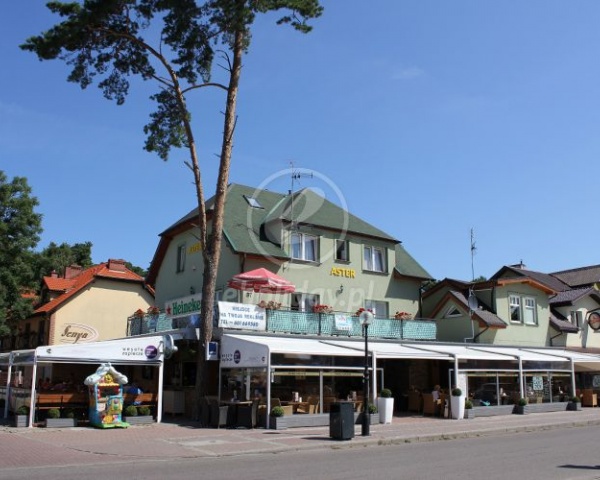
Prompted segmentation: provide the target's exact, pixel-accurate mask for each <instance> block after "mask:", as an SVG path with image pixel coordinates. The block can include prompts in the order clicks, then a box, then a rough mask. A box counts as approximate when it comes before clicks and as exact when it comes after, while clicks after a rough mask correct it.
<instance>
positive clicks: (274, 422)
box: [269, 406, 287, 430]
mask: <svg viewBox="0 0 600 480" xmlns="http://www.w3.org/2000/svg"><path fill="white" fill-rule="evenodd" d="M284 415H285V410H284V409H283V407H280V406H276V407H273V408H272V409H271V413H270V415H269V427H270V428H272V429H273V430H285V429H286V428H287V421H286V419H285V417H284Z"/></svg>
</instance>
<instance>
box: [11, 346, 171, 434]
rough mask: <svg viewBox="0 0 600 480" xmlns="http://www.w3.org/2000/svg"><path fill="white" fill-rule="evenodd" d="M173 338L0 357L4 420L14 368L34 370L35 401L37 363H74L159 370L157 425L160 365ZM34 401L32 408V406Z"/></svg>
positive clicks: (20, 352) (45, 349) (19, 352)
mask: <svg viewBox="0 0 600 480" xmlns="http://www.w3.org/2000/svg"><path fill="white" fill-rule="evenodd" d="M172 346H173V338H172V337H171V336H170V335H151V336H136V337H127V338H122V339H118V340H107V341H103V342H90V343H75V344H67V345H46V346H41V347H37V348H36V349H35V350H15V351H12V352H10V353H4V354H0V365H5V366H6V367H7V369H8V375H7V383H6V402H5V409H4V416H5V417H6V416H7V414H8V407H9V398H10V391H11V386H10V380H11V370H12V368H13V366H33V374H32V385H31V399H34V398H35V378H36V373H37V366H38V364H40V363H74V364H100V363H111V364H114V365H152V366H156V367H159V375H158V406H157V422H160V421H161V416H162V415H161V413H162V389H163V364H164V359H165V353H167V354H168V353H170V352H169V349H172ZM33 403H34V402H33V400H32V401H31V404H32V405H33ZM29 415H30V418H29V425H30V426H32V425H33V415H34V409H33V408H31V409H30V413H29Z"/></svg>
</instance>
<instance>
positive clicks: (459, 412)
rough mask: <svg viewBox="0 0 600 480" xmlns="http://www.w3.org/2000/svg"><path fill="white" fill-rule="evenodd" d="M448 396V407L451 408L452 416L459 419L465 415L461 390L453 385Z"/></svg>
mask: <svg viewBox="0 0 600 480" xmlns="http://www.w3.org/2000/svg"><path fill="white" fill-rule="evenodd" d="M451 393H452V395H451V397H450V408H451V409H452V418H453V419H455V420H460V419H462V418H464V416H465V397H464V394H463V391H462V390H461V389H460V388H458V387H455V388H453V389H452V392H451Z"/></svg>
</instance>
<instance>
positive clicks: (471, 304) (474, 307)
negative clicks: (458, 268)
mask: <svg viewBox="0 0 600 480" xmlns="http://www.w3.org/2000/svg"><path fill="white" fill-rule="evenodd" d="M468 302H469V309H470V310H471V311H473V312H474V311H475V310H477V309H478V308H479V303H478V302H477V297H476V296H475V293H473V290H470V291H469V299H468Z"/></svg>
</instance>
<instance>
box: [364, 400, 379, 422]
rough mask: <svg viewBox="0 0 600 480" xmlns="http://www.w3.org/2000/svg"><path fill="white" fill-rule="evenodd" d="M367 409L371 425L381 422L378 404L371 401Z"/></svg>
mask: <svg viewBox="0 0 600 480" xmlns="http://www.w3.org/2000/svg"><path fill="white" fill-rule="evenodd" d="M367 410H368V411H369V420H370V422H371V425H373V424H375V423H379V413H378V409H377V405H375V404H374V403H369V406H368V407H367Z"/></svg>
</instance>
